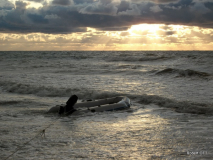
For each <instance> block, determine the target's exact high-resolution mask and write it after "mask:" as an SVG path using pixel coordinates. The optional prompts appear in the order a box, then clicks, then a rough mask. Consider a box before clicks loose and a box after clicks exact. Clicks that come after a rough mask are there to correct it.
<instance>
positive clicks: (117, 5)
mask: <svg viewBox="0 0 213 160" xmlns="http://www.w3.org/2000/svg"><path fill="white" fill-rule="evenodd" d="M30 1H34V2H42V3H43V2H44V1H43V0H30ZM0 4H1V5H0V6H1V8H0V32H14V33H33V32H41V33H54V34H55V33H63V34H65V33H72V32H83V31H86V28H87V27H91V28H96V29H99V30H108V31H112V30H114V31H115V30H117V31H122V30H123V31H125V30H127V29H128V28H129V27H131V25H135V24H140V23H148V24H179V25H191V26H200V27H209V28H213V2H212V1H211V0H171V1H168V0H158V1H157V0H150V1H149V0H96V1H94V0H53V1H52V3H46V4H44V5H43V7H40V8H37V9H35V8H29V7H28V3H26V2H23V1H16V2H15V6H14V4H12V3H11V2H10V1H9V0H1V2H0Z"/></svg>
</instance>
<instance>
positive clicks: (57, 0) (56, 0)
mask: <svg viewBox="0 0 213 160" xmlns="http://www.w3.org/2000/svg"><path fill="white" fill-rule="evenodd" d="M52 4H55V5H65V6H66V5H70V4H71V2H70V0H53V2H52Z"/></svg>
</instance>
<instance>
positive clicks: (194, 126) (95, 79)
mask: <svg viewBox="0 0 213 160" xmlns="http://www.w3.org/2000/svg"><path fill="white" fill-rule="evenodd" d="M212 62H213V53H212V52H0V67H1V71H0V93H1V97H0V111H1V112H0V137H1V138H0V139H1V141H0V151H1V152H0V157H1V158H2V159H6V158H8V159H211V158H212V157H213V152H212V151H213V147H212V146H213V145H212V143H213V132H212V131H213V128H212V121H213V119H212V118H213V116H212V115H213V85H212V84H213V67H212ZM72 94H76V95H78V97H79V99H80V100H81V99H87V98H90V99H99V98H105V97H112V96H117V95H126V96H128V97H129V98H131V100H132V103H133V105H132V107H131V109H130V110H126V111H117V112H103V113H88V114H84V115H78V116H72V115H71V116H68V117H59V116H58V115H56V114H46V111H47V110H48V109H49V108H50V107H52V106H55V105H57V104H62V103H65V102H66V100H67V99H68V97H69V96H70V95H72ZM43 129H45V137H44V136H41V135H40V133H41V131H42V130H43ZM26 142H28V143H26ZM17 149H19V150H18V151H17V152H15V151H16V150H17ZM13 153H14V154H13ZM12 154H13V155H12ZM10 155H11V156H10ZM9 156H10V157H9Z"/></svg>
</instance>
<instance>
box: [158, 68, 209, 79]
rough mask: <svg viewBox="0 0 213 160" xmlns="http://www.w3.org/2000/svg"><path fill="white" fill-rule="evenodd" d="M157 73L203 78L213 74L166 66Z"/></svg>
mask: <svg viewBox="0 0 213 160" xmlns="http://www.w3.org/2000/svg"><path fill="white" fill-rule="evenodd" d="M156 74H159V75H162V74H176V75H177V77H199V78H203V79H207V78H210V77H211V76H212V75H210V74H208V73H206V72H200V71H195V70H191V69H186V70H182V69H173V68H166V69H164V70H162V71H159V72H157V73H156Z"/></svg>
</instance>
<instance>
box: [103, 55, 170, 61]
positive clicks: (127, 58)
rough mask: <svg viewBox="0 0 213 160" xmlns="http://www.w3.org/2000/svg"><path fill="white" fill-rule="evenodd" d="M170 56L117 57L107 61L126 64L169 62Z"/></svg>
mask: <svg viewBox="0 0 213 160" xmlns="http://www.w3.org/2000/svg"><path fill="white" fill-rule="evenodd" d="M170 58H171V57H169V56H165V55H162V56H141V57H140V56H120V57H118V56H116V57H113V56H112V57H109V58H107V61H112V62H117V61H126V62H137V61H139V62H141V61H157V60H167V59H170Z"/></svg>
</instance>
